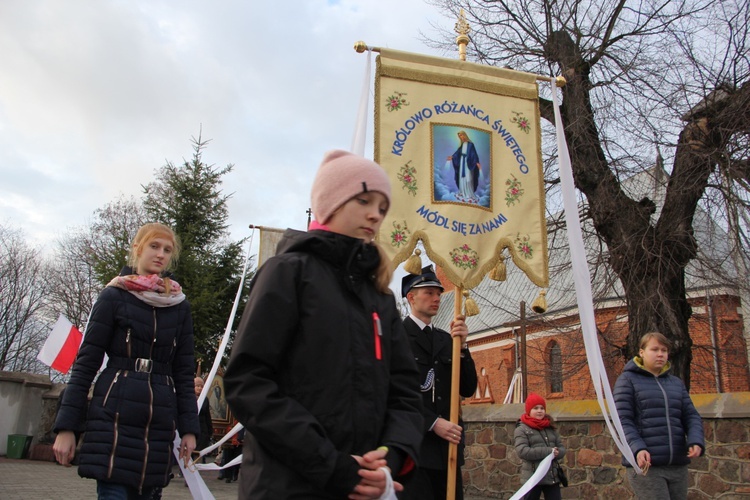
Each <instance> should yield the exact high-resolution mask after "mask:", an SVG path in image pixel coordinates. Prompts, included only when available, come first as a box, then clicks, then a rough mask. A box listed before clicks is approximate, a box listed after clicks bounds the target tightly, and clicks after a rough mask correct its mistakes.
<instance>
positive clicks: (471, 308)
mask: <svg viewBox="0 0 750 500" xmlns="http://www.w3.org/2000/svg"><path fill="white" fill-rule="evenodd" d="M464 297H465V298H466V301H465V302H464V315H465V316H466V317H467V318H468V317H469V316H476V315H477V314H479V306H478V305H477V303H476V302H475V301H474V299H472V298H471V297H469V291H468V290H464Z"/></svg>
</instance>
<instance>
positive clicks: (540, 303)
mask: <svg viewBox="0 0 750 500" xmlns="http://www.w3.org/2000/svg"><path fill="white" fill-rule="evenodd" d="M546 295H547V290H544V289H542V290H541V291H540V292H539V297H537V298H536V299H535V300H534V303H533V304H531V309H532V310H533V311H534V312H535V313H539V314H542V313H545V312H547V298H546Z"/></svg>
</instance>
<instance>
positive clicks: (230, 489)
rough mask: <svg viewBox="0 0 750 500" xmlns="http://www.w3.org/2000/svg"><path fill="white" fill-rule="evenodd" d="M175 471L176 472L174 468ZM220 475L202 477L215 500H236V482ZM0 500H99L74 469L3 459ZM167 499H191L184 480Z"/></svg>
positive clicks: (171, 485)
mask: <svg viewBox="0 0 750 500" xmlns="http://www.w3.org/2000/svg"><path fill="white" fill-rule="evenodd" d="M175 471H176V469H175ZM218 474H219V473H218V472H212V471H208V472H202V473H201V477H203V480H204V481H205V482H206V485H208V487H209V489H210V490H211V493H213V495H214V497H215V498H216V500H237V483H236V482H234V483H229V484H227V483H226V482H224V481H223V480H219V479H217V477H218ZM0 498H1V499H2V500H64V499H69V498H75V499H81V500H96V482H95V481H93V480H91V479H83V478H81V477H80V476H79V475H78V470H77V468H76V467H75V466H73V467H62V466H60V465H57V464H56V463H54V462H44V461H39V460H14V459H10V458H5V457H2V458H0ZM162 498H163V499H164V500H187V499H190V498H192V495H190V490H189V489H188V488H186V487H185V480H184V479H180V478H174V479H173V480H172V481H171V482H170V483H169V486H167V487H166V488H164V492H163V494H162Z"/></svg>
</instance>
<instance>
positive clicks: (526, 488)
mask: <svg viewBox="0 0 750 500" xmlns="http://www.w3.org/2000/svg"><path fill="white" fill-rule="evenodd" d="M554 459H555V454H554V452H552V453H550V454H549V455H547V456H546V457H544V460H542V461H541V462H539V465H537V467H536V472H534V474H533V475H532V476H531V477H530V478H529V480H528V481H526V482H525V483H523V486H521V489H520V490H518V491H516V493H515V494H514V495H513V496H512V497H510V500H521V499H522V498H523V497H524V495H526V493H528V492H530V491H531V490H532V489H533V488H534V486H536V485H537V484H538V483H539V481H541V480H542V478H543V477H544V476H546V475H547V472H549V468H550V466H551V465H552V460H554Z"/></svg>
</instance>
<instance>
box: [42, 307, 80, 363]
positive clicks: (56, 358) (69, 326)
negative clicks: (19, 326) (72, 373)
mask: <svg viewBox="0 0 750 500" xmlns="http://www.w3.org/2000/svg"><path fill="white" fill-rule="evenodd" d="M81 340H83V335H82V334H81V332H80V331H79V330H78V328H76V327H75V326H73V323H71V322H70V321H68V319H67V318H66V317H65V316H63V315H62V314H61V315H60V317H59V318H58V319H57V323H55V326H54V327H53V328H52V332H51V333H50V334H49V337H48V338H47V341H46V342H45V343H44V346H43V347H42V350H41V351H39V354H38V355H37V359H38V360H39V361H41V362H42V363H44V364H45V365H47V366H50V367H52V368H54V369H55V370H57V371H59V372H61V373H68V370H70V367H71V366H73V361H75V359H76V354H78V347H79V346H80V345H81Z"/></svg>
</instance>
